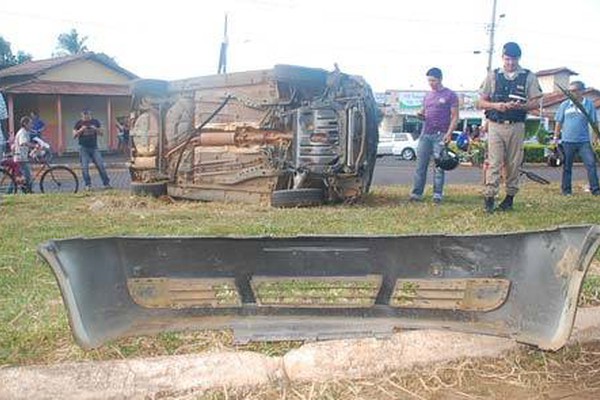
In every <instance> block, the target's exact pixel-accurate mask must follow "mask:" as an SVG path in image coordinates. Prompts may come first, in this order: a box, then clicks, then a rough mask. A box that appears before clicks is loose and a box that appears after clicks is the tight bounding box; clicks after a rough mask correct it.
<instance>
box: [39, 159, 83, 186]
mask: <svg viewBox="0 0 600 400" xmlns="http://www.w3.org/2000/svg"><path fill="white" fill-rule="evenodd" d="M40 190H41V191H42V193H77V191H78V190H79V179H77V175H75V172H73V170H72V169H71V168H69V167H65V166H64V165H57V166H54V167H50V168H49V169H48V170H47V171H46V172H44V173H43V175H42V178H41V179H40Z"/></svg>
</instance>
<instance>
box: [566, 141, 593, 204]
mask: <svg viewBox="0 0 600 400" xmlns="http://www.w3.org/2000/svg"><path fill="white" fill-rule="evenodd" d="M562 146H563V149H564V151H565V163H564V165H563V174H562V182H561V185H560V186H561V190H562V192H563V194H571V176H572V172H573V160H574V159H575V154H576V153H579V157H581V160H582V161H583V165H585V169H586V170H587V176H588V181H589V183H590V190H591V192H592V194H595V195H598V194H600V187H599V186H598V172H597V171H596V154H594V149H593V148H592V145H591V144H590V142H584V143H569V142H563V143H562Z"/></svg>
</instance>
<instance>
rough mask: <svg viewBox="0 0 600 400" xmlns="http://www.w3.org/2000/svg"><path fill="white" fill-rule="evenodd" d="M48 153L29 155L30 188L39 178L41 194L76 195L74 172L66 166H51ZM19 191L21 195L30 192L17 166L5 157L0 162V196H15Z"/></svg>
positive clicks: (42, 150) (39, 152)
mask: <svg viewBox="0 0 600 400" xmlns="http://www.w3.org/2000/svg"><path fill="white" fill-rule="evenodd" d="M48 153H49V151H47V150H44V149H35V150H33V151H32V152H31V153H30V155H29V159H30V163H31V166H32V167H33V168H32V169H33V171H32V178H31V186H32V187H33V185H34V183H35V182H36V180H37V179H38V178H39V182H40V191H41V192H42V193H60V192H63V193H77V191H78V190H79V179H77V175H76V174H75V172H73V170H72V169H71V168H69V167H67V166H66V165H51V164H50V157H49V156H48V155H47V154H48ZM19 189H20V190H21V191H22V192H23V193H31V192H32V190H31V189H30V188H28V187H27V185H26V183H25V177H24V176H23V174H22V173H21V168H20V166H19V164H18V163H17V162H15V161H13V160H12V158H10V157H5V158H3V159H2V160H1V161H0V194H15V193H17V191H18V190H19Z"/></svg>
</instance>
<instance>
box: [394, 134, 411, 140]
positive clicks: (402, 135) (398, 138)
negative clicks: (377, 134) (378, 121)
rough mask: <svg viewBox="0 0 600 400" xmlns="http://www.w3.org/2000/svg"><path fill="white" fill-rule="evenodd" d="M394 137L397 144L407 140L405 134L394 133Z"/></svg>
mask: <svg viewBox="0 0 600 400" xmlns="http://www.w3.org/2000/svg"><path fill="white" fill-rule="evenodd" d="M395 136H396V137H395V139H396V141H398V142H405V141H407V140H408V138H407V137H406V133H396V135H395Z"/></svg>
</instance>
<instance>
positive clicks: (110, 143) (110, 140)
mask: <svg viewBox="0 0 600 400" xmlns="http://www.w3.org/2000/svg"><path fill="white" fill-rule="evenodd" d="M106 119H107V120H108V121H106V134H107V135H108V141H107V143H108V150H113V149H114V148H115V135H114V134H113V127H114V124H113V112H112V100H111V98H110V97H107V98H106Z"/></svg>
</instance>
